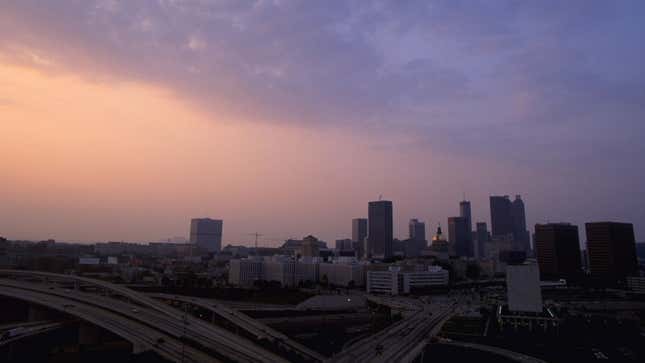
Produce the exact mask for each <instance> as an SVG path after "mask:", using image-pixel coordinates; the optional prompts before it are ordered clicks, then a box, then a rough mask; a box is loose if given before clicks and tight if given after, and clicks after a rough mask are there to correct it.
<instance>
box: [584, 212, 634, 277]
mask: <svg viewBox="0 0 645 363" xmlns="http://www.w3.org/2000/svg"><path fill="white" fill-rule="evenodd" d="M585 227H586V230H587V254H588V258H589V270H591V276H592V277H594V278H597V279H599V280H602V281H604V282H606V283H609V284H612V285H613V284H615V283H616V282H618V281H622V280H624V279H625V278H626V277H627V276H630V275H633V274H635V273H636V271H637V269H638V264H637V261H636V242H635V239H634V226H633V225H632V224H631V223H617V222H595V223H587V224H586V225H585Z"/></svg>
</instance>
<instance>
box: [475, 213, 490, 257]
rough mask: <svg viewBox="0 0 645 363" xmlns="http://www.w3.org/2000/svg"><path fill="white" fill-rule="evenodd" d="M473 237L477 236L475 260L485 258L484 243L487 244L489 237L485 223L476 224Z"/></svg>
mask: <svg viewBox="0 0 645 363" xmlns="http://www.w3.org/2000/svg"><path fill="white" fill-rule="evenodd" d="M475 235H476V236H477V258H485V257H486V243H487V242H488V237H489V235H488V227H487V226H486V222H478V223H477V232H476V233H475Z"/></svg>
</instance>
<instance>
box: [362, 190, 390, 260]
mask: <svg viewBox="0 0 645 363" xmlns="http://www.w3.org/2000/svg"><path fill="white" fill-rule="evenodd" d="M367 230H368V233H367V242H368V243H367V246H366V247H367V248H366V250H365V254H366V255H367V256H368V257H372V258H389V257H392V240H393V239H394V231H393V226H392V202H390V201H389V200H379V201H375V202H369V205H368V222H367Z"/></svg>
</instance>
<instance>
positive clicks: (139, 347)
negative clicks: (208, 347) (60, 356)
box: [0, 286, 218, 362]
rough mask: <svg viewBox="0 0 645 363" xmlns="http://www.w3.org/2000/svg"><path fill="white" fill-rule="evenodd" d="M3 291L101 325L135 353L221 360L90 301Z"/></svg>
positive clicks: (4, 288)
mask: <svg viewBox="0 0 645 363" xmlns="http://www.w3.org/2000/svg"><path fill="white" fill-rule="evenodd" d="M0 294H2V295H3V296H8V297H13V298H16V299H20V300H23V301H28V302H31V303H34V304H38V305H41V306H45V307H48V308H50V309H54V310H58V311H61V312H64V313H67V314H70V315H73V316H76V317H78V318H80V319H82V320H85V321H87V322H89V323H92V324H94V325H96V326H100V327H102V328H104V329H106V330H108V331H110V332H112V333H114V334H116V335H118V336H120V337H122V338H124V339H126V340H127V341H129V342H131V343H132V345H133V350H134V352H136V353H139V352H142V351H146V350H154V351H155V352H157V353H158V354H159V355H161V356H162V357H164V358H166V359H168V360H171V361H174V362H181V361H185V362H218V360H216V359H214V358H212V357H210V356H208V355H206V354H204V353H202V352H200V351H199V350H196V349H194V348H192V347H190V346H184V344H182V342H181V341H179V339H176V338H175V337H173V336H170V335H168V334H164V333H163V332H160V331H158V330H157V329H153V328H150V327H148V326H147V325H145V324H141V323H139V322H136V321H132V320H131V319H128V318H126V317H123V316H121V315H119V314H115V313H113V312H110V311H106V310H104V309H100V308H97V307H95V306H92V305H89V304H83V303H80V302H74V303H70V300H69V299H67V298H62V297H58V296H53V295H51V294H45V293H40V292H36V291H30V290H25V289H21V288H14V287H9V286H2V287H1V288H0Z"/></svg>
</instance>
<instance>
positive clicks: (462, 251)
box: [448, 217, 473, 257]
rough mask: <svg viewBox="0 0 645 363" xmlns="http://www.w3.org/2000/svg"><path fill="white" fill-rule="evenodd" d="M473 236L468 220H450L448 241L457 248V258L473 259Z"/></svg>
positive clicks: (453, 218)
mask: <svg viewBox="0 0 645 363" xmlns="http://www.w3.org/2000/svg"><path fill="white" fill-rule="evenodd" d="M471 236H472V234H471V232H470V231H468V225H467V224H466V218H463V217H450V218H448V241H449V242H450V244H451V245H452V246H454V248H455V253H456V254H457V256H463V257H473V243H472V241H471V238H472V237H471Z"/></svg>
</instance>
